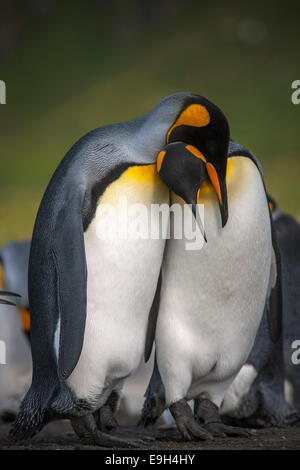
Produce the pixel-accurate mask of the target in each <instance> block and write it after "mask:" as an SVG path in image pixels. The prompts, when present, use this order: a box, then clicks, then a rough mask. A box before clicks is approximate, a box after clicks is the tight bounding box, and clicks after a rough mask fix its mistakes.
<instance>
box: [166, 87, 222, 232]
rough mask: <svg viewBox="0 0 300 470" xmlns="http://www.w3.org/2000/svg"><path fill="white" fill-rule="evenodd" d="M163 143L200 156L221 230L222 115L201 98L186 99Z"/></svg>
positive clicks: (193, 96) (210, 103) (192, 96)
mask: <svg viewBox="0 0 300 470" xmlns="http://www.w3.org/2000/svg"><path fill="white" fill-rule="evenodd" d="M166 141H167V144H171V143H173V142H183V143H185V144H187V145H190V146H193V147H194V148H196V150H198V151H199V152H200V154H201V155H202V157H203V161H204V162H205V165H206V170H207V174H208V176H209V178H210V180H211V182H212V184H213V186H214V188H215V191H216V193H217V196H218V199H219V204H220V210H221V217H222V226H223V227H224V225H225V224H226V222H227V219H228V203H227V189H226V168H227V152H228V145H229V125H228V122H227V119H226V117H225V116H224V114H223V113H222V111H221V110H220V109H219V108H218V107H217V106H216V105H215V104H213V103H212V102H211V101H209V100H207V99H206V98H204V97H202V96H199V95H192V94H191V95H188V96H187V97H186V98H185V99H184V102H183V106H182V108H181V110H180V112H179V114H178V116H177V117H176V119H175V121H174V123H173V125H172V126H171V127H170V129H169V131H168V133H167V135H166ZM185 155H187V154H185ZM189 177H190V176H189Z"/></svg>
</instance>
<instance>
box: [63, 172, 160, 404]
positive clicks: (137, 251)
mask: <svg viewBox="0 0 300 470" xmlns="http://www.w3.org/2000/svg"><path fill="white" fill-rule="evenodd" d="M157 178H158V177H157ZM120 196H122V197H124V196H126V198H127V204H128V207H130V205H131V204H136V203H143V204H145V205H146V206H147V207H150V204H151V203H162V202H168V190H167V188H166V187H165V186H164V185H163V184H162V182H161V181H160V180H157V179H156V177H155V181H152V180H151V181H141V182H139V181H138V182H136V181H134V180H132V179H130V178H128V175H126V174H124V176H123V177H122V178H121V179H120V180H118V182H116V183H114V184H112V185H111V186H110V187H109V188H108V189H107V190H106V192H105V194H104V195H103V196H102V198H101V205H103V204H113V205H114V206H115V207H118V203H119V200H120V199H119V197H120ZM123 215H124V214H122V216H123ZM117 216H118V217H119V216H120V214H118V213H117ZM111 222H112V221H111ZM129 222H132V217H130V221H129ZM102 223H103V214H101V207H100V205H98V208H97V212H96V216H95V218H94V219H93V221H92V223H91V225H90V226H89V228H88V230H87V232H86V233H85V235H84V241H85V250H86V260H87V269H88V281H87V316H86V327H85V334H84V344H83V349H82V353H81V356H80V359H79V361H78V364H77V365H76V368H75V369H74V371H73V373H72V374H71V376H70V377H69V379H68V383H69V385H70V386H71V388H72V389H73V391H74V392H75V394H76V396H77V397H78V398H85V399H95V397H98V398H99V400H98V406H101V404H102V401H104V400H105V399H106V396H107V394H108V393H109V392H110V391H111V390H112V389H114V388H116V386H117V385H118V383H120V381H122V380H123V379H124V378H125V377H127V376H128V375H129V374H131V373H132V372H133V371H134V370H135V369H136V368H137V366H138V365H139V362H140V361H141V359H142V356H143V352H144V345H145V336H146V328H147V321H148V314H149V311H150V308H151V305H152V301H153V298H154V294H155V289H156V286H157V280H158V276H159V271H160V267H161V263H162V257H163V250H164V244H165V241H164V240H162V239H158V240H151V239H129V238H128V237H123V236H122V237H119V236H113V238H110V237H104V239H99V233H100V232H99V228H100V227H101V224H102Z"/></svg>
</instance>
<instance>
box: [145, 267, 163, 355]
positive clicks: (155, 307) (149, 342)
mask: <svg viewBox="0 0 300 470" xmlns="http://www.w3.org/2000/svg"><path fill="white" fill-rule="evenodd" d="M161 282H162V272H161V270H160V273H159V278H158V282H157V286H156V291H155V295H154V299H153V302H152V306H151V309H150V312H149V318H148V327H147V333H146V343H145V352H144V358H145V362H148V361H149V358H150V356H151V352H152V347H153V343H154V339H155V330H156V323H157V317H158V311H159V302H160V291H161Z"/></svg>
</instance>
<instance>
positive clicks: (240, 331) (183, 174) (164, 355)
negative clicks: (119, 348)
mask: <svg viewBox="0 0 300 470" xmlns="http://www.w3.org/2000/svg"><path fill="white" fill-rule="evenodd" d="M202 105H203V120H204V121H206V126H204V127H202V128H201V133H198V134H197V139H195V140H194V142H193V143H192V144H191V143H190V142H189V143H187V142H186V141H185V140H184V137H183V135H182V136H179V135H178V134H179V132H180V131H178V132H177V134H175V135H172V134H173V133H170V136H169V141H168V145H167V146H166V147H165V148H164V149H162V151H161V152H160V154H159V156H158V159H157V163H158V171H159V174H160V176H161V178H162V180H163V181H164V182H165V183H166V184H167V185H168V187H169V188H170V189H171V191H172V201H173V202H176V203H177V204H181V205H182V204H183V203H184V202H183V201H182V199H183V200H184V201H185V202H187V203H189V204H191V205H192V207H195V205H196V204H197V203H199V204H203V205H204V216H205V227H204V228H205V233H206V237H207V243H204V244H203V247H202V249H201V250H198V251H186V249H185V243H186V240H185V239H184V238H183V239H176V238H175V237H172V233H173V231H174V226H172V220H173V219H172V218H171V219H170V223H171V229H170V233H171V238H170V240H168V243H167V245H166V250H165V255H164V261H163V266H162V286H161V297H160V307H159V313H158V318H157V326H156V335H155V347H156V362H155V364H156V366H155V369H154V372H153V377H152V379H151V381H150V384H149V386H148V390H147V392H146V401H145V404H144V408H143V413H142V421H143V422H144V424H147V423H149V422H154V421H155V420H156V419H157V417H158V416H159V414H160V413H161V412H162V411H163V409H164V408H169V410H170V411H171V414H172V416H173V418H174V420H175V422H176V424H177V427H178V429H179V431H180V432H181V434H182V436H183V437H184V439H186V440H191V439H207V438H212V437H213V436H224V435H242V436H246V435H248V434H249V432H248V431H247V430H244V429H240V428H237V427H232V426H228V425H226V424H224V423H223V422H222V421H221V418H220V414H219V408H220V406H221V404H222V401H223V399H224V395H225V393H226V390H227V389H228V388H229V386H230V384H231V383H232V382H233V380H234V378H235V377H236V375H237V374H238V372H239V370H240V369H241V367H242V366H243V364H244V363H245V362H246V360H247V357H248V356H249V353H250V351H251V348H252V346H253V343H254V340H255V336H256V333H257V330H258V328H259V325H260V321H261V318H262V315H263V312H264V308H265V305H266V303H268V305H269V307H268V311H267V320H268V326H269V332H270V337H271V338H272V340H273V341H277V340H278V338H279V337H280V331H281V266H280V255H279V251H278V247H277V243H276V237H275V232H274V228H273V224H272V219H271V217H270V210H269V206H268V200H267V195H266V190H265V185H264V180H263V173H262V169H261V165H260V163H259V161H258V160H257V159H256V157H255V156H254V155H253V154H252V153H250V152H249V151H248V150H247V149H245V148H244V147H243V146H241V145H239V144H237V143H234V142H232V141H230V140H229V126H228V123H227V120H226V118H225V116H224V115H223V113H222V112H221V110H220V109H219V108H218V107H216V106H215V105H213V104H212V103H210V102H208V101H207V100H205V99H203V102H202ZM179 129H180V128H179ZM175 130H176V129H175ZM181 133H182V130H181ZM172 137H173V138H172ZM180 137H181V138H180ZM179 140H182V141H183V142H182V143H179V142H176V141H179ZM174 141H175V143H174ZM172 142H173V143H172ZM187 144H188V145H187ZM197 167H198V170H197ZM204 169H206V172H207V177H206V179H205V180H204V181H203V179H204V175H205V173H204ZM219 208H220V211H219ZM193 213H194V214H195V213H196V209H194V210H193ZM270 305H271V306H272V307H274V308H270ZM192 399H194V410H193V411H194V412H193V411H192V409H191V408H190V406H189V404H188V401H189V400H192Z"/></svg>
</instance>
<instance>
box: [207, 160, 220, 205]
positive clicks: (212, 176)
mask: <svg viewBox="0 0 300 470" xmlns="http://www.w3.org/2000/svg"><path fill="white" fill-rule="evenodd" d="M206 169H207V173H208V176H209V179H210V181H211V182H212V185H213V187H214V188H215V191H216V193H217V196H218V199H219V201H220V204H221V205H222V204H223V202H222V196H221V188H220V182H219V178H218V174H217V172H216V169H215V167H214V166H213V165H212V164H211V163H209V162H207V163H206Z"/></svg>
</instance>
